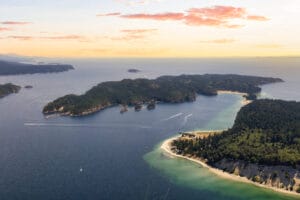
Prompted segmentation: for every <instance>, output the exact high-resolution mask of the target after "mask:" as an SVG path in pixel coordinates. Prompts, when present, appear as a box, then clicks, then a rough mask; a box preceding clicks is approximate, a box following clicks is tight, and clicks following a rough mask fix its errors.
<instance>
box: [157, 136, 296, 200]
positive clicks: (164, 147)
mask: <svg viewBox="0 0 300 200" xmlns="http://www.w3.org/2000/svg"><path fill="white" fill-rule="evenodd" d="M193 132H197V133H200V132H207V131H191V132H190V133H193ZM179 137H181V136H175V137H172V138H169V139H167V140H165V141H163V143H162V144H161V146H160V148H161V149H162V150H163V151H164V152H166V153H168V154H169V156H171V157H176V158H182V159H185V160H189V161H192V162H194V163H197V164H199V165H201V166H202V167H204V168H207V169H208V170H209V171H210V172H212V173H214V174H215V175H217V176H219V177H221V178H224V179H228V180H232V181H237V182H242V183H247V184H252V185H254V186H257V187H261V188H265V189H269V190H273V191H275V192H278V193H283V194H287V195H292V196H298V197H299V196H300V194H299V193H296V192H291V191H287V190H284V189H280V188H275V187H272V186H268V185H263V184H259V183H256V182H253V181H251V180H249V179H248V178H246V177H241V176H237V175H234V174H230V173H227V172H224V171H223V170H220V169H217V168H214V167H211V166H209V165H208V164H206V163H205V162H204V161H202V160H200V159H199V158H196V157H188V156H183V155H178V154H176V153H174V152H173V151H172V150H171V142H172V141H173V140H175V139H177V138H179Z"/></svg>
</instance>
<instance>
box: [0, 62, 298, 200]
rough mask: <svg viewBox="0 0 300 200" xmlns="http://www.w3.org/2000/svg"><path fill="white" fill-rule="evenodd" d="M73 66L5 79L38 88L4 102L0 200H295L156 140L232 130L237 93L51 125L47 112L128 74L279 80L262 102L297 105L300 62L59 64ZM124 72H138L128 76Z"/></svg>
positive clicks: (61, 120) (67, 119)
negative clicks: (57, 102)
mask: <svg viewBox="0 0 300 200" xmlns="http://www.w3.org/2000/svg"><path fill="white" fill-rule="evenodd" d="M60 62H64V63H70V64H73V65H74V67H75V68H76V70H74V71H70V72H66V73H59V74H35V75H20V76H5V77H0V83H6V82H12V83H15V84H19V85H22V86H25V85H33V89H22V90H21V92H20V93H18V94H13V95H10V96H8V97H6V98H3V99H0V112H1V115H0V199H1V200H2V199H4V200H6V199H8V200H10V199H22V200H23V199H24V200H27V199H28V200H29V199H30V200H33V199H39V200H40V199H43V200H48V199H49V200H50V199H51V200H52V199H78V200H79V199H80V200H82V199H130V200H131V199H295V197H292V196H286V195H282V194H277V193H274V192H272V191H269V190H266V189H262V188H258V187H255V186H252V185H249V184H242V183H236V182H232V181H228V180H224V179H221V178H219V177H216V176H215V175H213V174H211V173H210V172H208V171H207V170H206V169H203V168H201V167H200V166H198V165H195V164H194V163H191V162H189V161H185V160H182V159H170V158H169V157H167V156H165V155H164V153H163V152H161V151H160V149H159V148H158V147H159V144H160V142H161V141H163V140H164V139H166V138H169V137H171V136H173V135H174V134H176V133H177V132H178V131H185V130H196V129H226V128H229V127H230V126H231V125H232V124H233V121H234V118H235V115H236V113H237V111H238V110H239V109H240V106H241V104H240V101H241V100H242V98H241V97H240V96H239V95H228V94H222V95H219V96H217V97H205V96H198V98H197V101H196V102H193V103H183V104H177V105H171V104H161V105H159V106H157V108H156V109H155V110H153V111H147V110H146V109H143V110H142V111H141V112H134V110H133V109H130V110H129V112H127V113H125V114H120V113H119V108H118V107H114V108H110V109H107V110H104V111H102V112H100V113H97V114H93V115H90V116H87V117H83V118H70V117H54V118H49V119H45V118H44V116H43V115H42V113H41V110H42V108H43V106H44V105H45V104H46V103H47V102H49V101H51V100H54V99H55V98H57V97H60V96H62V95H65V94H69V93H74V94H81V93H84V92H85V91H86V90H88V89H89V88H91V87H92V86H94V85H96V84H97V83H100V82H103V81H109V80H121V79H123V78H140V77H145V78H155V77H157V76H160V75H179V74H204V73H219V74H224V73H226V74H228V73H234V74H245V75H260V76H273V77H280V78H282V79H284V80H285V82H284V83H277V84H270V85H267V86H264V87H263V92H262V97H268V98H281V99H286V100H300V87H299V85H300V79H299V75H300V67H299V66H300V59H299V58H286V59H282V58H281V59H279V58H276V59H274V58H267V59H262V58H256V59H102V60H101V59H98V60H97V59H94V60H92V59H85V60H79V59H74V60H63V59H61V60H60ZM128 68H138V69H141V70H142V72H141V73H137V74H131V73H128V72H127V69H128Z"/></svg>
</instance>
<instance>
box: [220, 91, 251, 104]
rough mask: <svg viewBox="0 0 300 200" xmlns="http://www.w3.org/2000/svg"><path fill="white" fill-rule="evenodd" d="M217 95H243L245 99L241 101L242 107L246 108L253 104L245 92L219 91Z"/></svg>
mask: <svg viewBox="0 0 300 200" xmlns="http://www.w3.org/2000/svg"><path fill="white" fill-rule="evenodd" d="M217 94H218V95H219V94H237V95H241V96H242V97H243V100H242V101H241V104H242V106H245V105H247V104H249V103H251V102H252V101H251V100H248V99H247V98H246V96H247V95H248V94H247V93H243V92H233V91H230V90H218V91H217Z"/></svg>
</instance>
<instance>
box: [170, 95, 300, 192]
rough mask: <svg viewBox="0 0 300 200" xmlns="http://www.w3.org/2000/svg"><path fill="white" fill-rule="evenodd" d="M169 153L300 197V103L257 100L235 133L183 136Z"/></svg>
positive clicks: (239, 116) (243, 113)
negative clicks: (198, 160) (189, 158)
mask: <svg viewBox="0 0 300 200" xmlns="http://www.w3.org/2000/svg"><path fill="white" fill-rule="evenodd" d="M171 149H172V151H173V152H174V153H176V154H177V155H183V156H187V157H193V158H198V159H200V160H202V161H203V162H205V163H207V164H208V165H209V166H212V167H214V168H217V169H221V170H223V171H225V172H228V173H232V174H235V175H239V176H242V177H246V178H248V179H249V180H251V181H253V182H256V183H259V184H262V185H265V186H271V187H275V188H279V189H282V190H286V191H294V192H297V193H300V102H293V101H290V102H288V101H282V100H255V101H254V102H252V103H250V104H248V105H246V106H244V107H242V108H241V110H240V111H239V112H238V114H237V117H236V119H235V122H234V125H233V127H232V128H231V129H229V130H226V131H223V132H222V133H221V134H214V135H208V136H207V137H195V136H190V137H186V136H181V137H179V138H177V139H175V140H173V141H172V143H171Z"/></svg>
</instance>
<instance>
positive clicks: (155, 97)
mask: <svg viewBox="0 0 300 200" xmlns="http://www.w3.org/2000/svg"><path fill="white" fill-rule="evenodd" d="M274 82H282V80H281V79H279V78H267V77H255V76H242V75H231V74H230V75H216V74H205V75H181V76H162V77H159V78H157V79H154V80H149V79H134V80H131V79H124V80H122V81H110V82H104V83H100V84H99V85H97V86H95V87H93V88H92V89H91V90H89V91H87V92H86V93H85V94H83V95H74V94H71V95H66V96H64V97H61V98H58V99H57V100H55V101H53V102H50V103H49V104H48V105H46V106H45V107H44V109H43V113H45V114H51V113H60V114H65V115H71V116H78V115H86V114H90V113H93V112H96V111H99V110H102V109H105V108H107V107H109V106H113V105H118V104H122V105H126V106H127V105H129V106H130V105H141V104H145V103H149V102H153V101H155V102H166V103H180V102H186V101H194V100H195V99H196V95H197V94H202V95H210V96H212V95H217V91H218V90H230V91H237V92H243V93H247V94H248V97H249V98H251V99H253V98H255V97H256V93H259V92H260V91H261V88H260V87H259V86H260V85H263V84H268V83H274Z"/></svg>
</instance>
